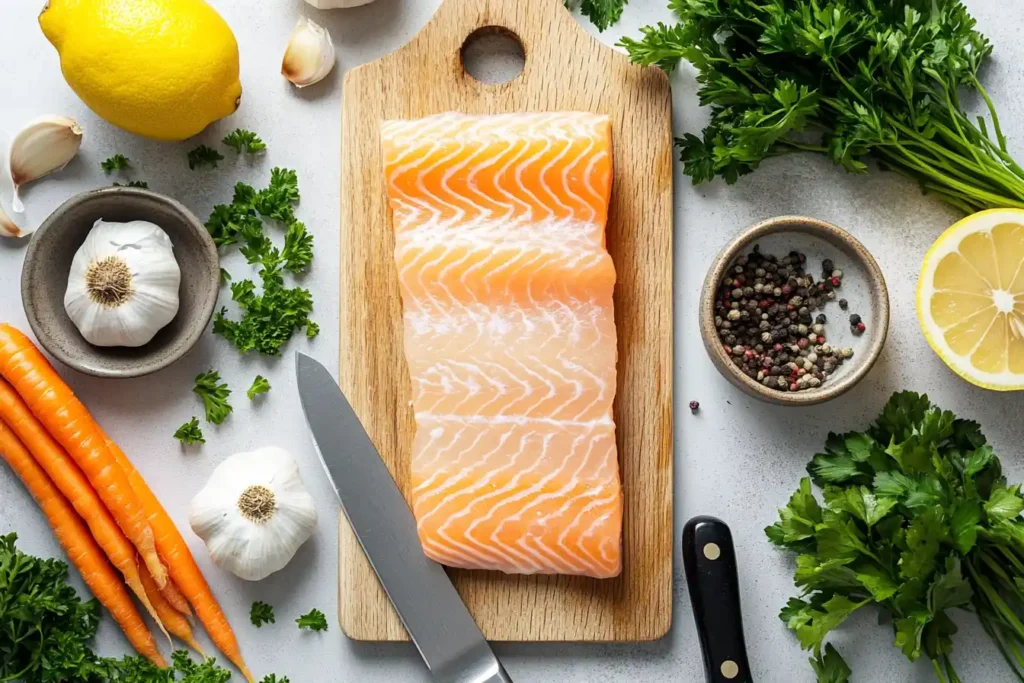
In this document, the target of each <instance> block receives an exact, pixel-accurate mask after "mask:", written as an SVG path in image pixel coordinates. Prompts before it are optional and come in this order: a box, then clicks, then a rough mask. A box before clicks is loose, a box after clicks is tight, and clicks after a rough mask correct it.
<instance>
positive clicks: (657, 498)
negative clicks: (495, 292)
mask: <svg viewBox="0 0 1024 683" xmlns="http://www.w3.org/2000/svg"><path fill="white" fill-rule="evenodd" d="M488 28H489V30H500V29H506V30H508V31H511V32H512V33H513V34H515V35H516V36H518V38H519V40H520V41H521V42H522V45H523V47H524V51H525V54H526V67H525V70H524V71H523V73H522V74H521V75H520V76H518V77H517V78H515V79H514V80H512V81H510V82H508V83H504V84H500V85H489V84H484V83H481V82H480V81H477V80H476V79H474V78H473V77H472V76H470V75H469V74H467V73H466V72H465V70H464V69H463V64H462V58H461V47H462V45H463V43H464V42H465V40H466V38H467V37H468V36H469V35H470V34H471V33H473V32H474V31H477V30H478V29H488ZM567 110H583V111H592V112H599V113H603V114H608V115H609V116H611V119H612V146H613V149H614V180H613V183H612V199H611V215H610V219H609V223H608V249H609V251H610V252H611V255H612V259H613V261H614V262H615V266H616V270H617V272H618V283H617V285H616V288H615V321H616V324H617V327H618V342H619V365H618V384H619V388H618V394H617V396H616V400H615V407H614V413H615V423H616V425H617V440H618V448H619V458H620V464H621V472H622V480H623V486H624V495H625V515H624V532H623V535H624V540H623V542H624V546H623V561H624V566H623V572H622V575H621V576H620V577H618V578H616V579H608V580H595V579H587V578H578V577H576V578H574V577H565V576H507V575H504V574H500V573H497V572H484V571H462V570H453V571H451V576H452V579H453V580H454V582H455V585H456V587H457V588H458V590H459V593H460V594H461V595H462V597H463V599H464V600H465V601H466V604H467V605H468V606H469V609H470V610H471V611H472V613H473V615H474V616H475V618H476V620H477V623H478V624H479V625H480V627H481V629H483V632H484V634H485V635H486V636H487V638H489V639H491V640H509V641H552V640H554V641H598V640H600V641H629V640H634V641H635V640H652V639H655V638H659V637H661V636H662V635H664V634H665V633H666V632H667V631H668V628H669V626H670V625H671V620H672V549H673V543H672V369H673V364H672V207H673V201H672V159H673V154H672V131H671V98H670V93H669V84H668V79H667V78H666V77H665V75H664V74H663V73H662V72H661V71H659V70H657V69H654V68H646V69H645V68H640V67H637V66H633V65H631V64H629V62H628V60H627V58H626V56H625V55H624V54H621V53H619V52H616V51H614V50H612V49H610V48H608V47H605V46H604V45H602V44H601V43H599V42H598V41H597V40H595V39H593V38H592V37H591V36H589V35H588V34H587V33H586V32H585V31H584V30H583V29H582V28H581V27H580V26H579V25H578V24H577V23H576V21H575V20H574V19H573V18H572V17H571V16H570V15H569V13H568V12H567V11H566V10H565V8H564V7H563V5H562V0H520V1H515V0H446V1H445V2H444V3H443V4H442V6H441V8H440V9H439V10H438V11H437V14H436V15H435V16H434V17H433V19H432V20H431V21H430V22H429V23H428V24H427V26H426V27H425V28H424V29H423V31H422V32H421V33H420V34H419V35H417V36H416V37H415V38H414V39H413V40H412V41H411V42H410V43H408V44H407V45H406V46H404V47H402V48H401V49H399V50H397V51H396V52H394V53H392V54H390V55H388V56H386V57H384V58H382V59H379V60H377V61H375V62H372V63H370V64H366V65H364V66H360V67H358V68H356V69H353V70H352V71H350V72H349V73H348V74H347V75H346V77H345V84H344V99H343V106H342V164H341V165H342V181H341V299H340V301H341V364H340V380H339V382H340V384H341V388H342V390H343V391H344V392H345V395H346V396H347V397H348V399H349V401H350V402H351V404H352V406H353V407H354V408H355V410H356V412H357V413H358V414H359V417H360V419H361V420H362V421H363V424H364V425H365V426H366V429H367V431H368V432H369V434H370V437H371V438H372V439H373V441H374V443H375V444H376V445H377V448H378V450H379V451H380V454H381V456H382V457H383V458H384V460H385V462H386V463H387V464H388V466H389V467H390V468H391V472H392V473H393V474H394V476H395V479H396V480H397V481H398V484H399V486H400V487H401V488H402V490H403V492H404V493H405V494H406V498H408V497H409V454H410V451H411V444H412V437H413V432H414V424H413V416H412V408H411V397H412V396H411V390H410V382H409V373H408V369H407V367H406V364H405V359H404V356H403V350H402V314H401V301H400V299H399V292H398V276H397V272H396V269H395V264H394V260H393V251H394V239H393V234H392V227H391V223H390V215H389V212H388V210H387V205H386V196H385V186H384V174H383V166H382V160H381V147H380V139H379V135H380V133H379V129H380V123H381V121H383V120H387V119H394V118H418V117H422V116H428V115H431V114H437V113H440V112H446V111H461V112H465V113H470V114H496V113H504V112H523V111H567ZM340 526H341V530H340V533H341V541H340V590H339V600H338V602H339V609H338V611H339V615H340V619H341V626H342V628H343V629H344V631H345V633H346V634H348V636H349V637H351V638H354V639H356V640H404V639H406V638H407V635H406V633H405V630H404V629H403V627H402V625H401V623H400V622H399V620H398V617H397V615H396V614H395V611H394V609H393V608H392V607H391V605H390V603H389V602H388V600H387V597H386V596H385V594H384V591H383V589H382V588H381V587H380V584H379V583H378V581H377V577H376V576H375V575H374V573H373V570H372V569H371V568H370V565H369V562H368V561H367V560H366V557H365V556H364V555H363V552H362V549H361V548H360V547H359V543H358V541H357V540H356V538H355V536H354V534H353V533H352V530H351V528H350V527H349V525H348V522H347V521H346V520H345V518H344V516H342V517H341V525H340Z"/></svg>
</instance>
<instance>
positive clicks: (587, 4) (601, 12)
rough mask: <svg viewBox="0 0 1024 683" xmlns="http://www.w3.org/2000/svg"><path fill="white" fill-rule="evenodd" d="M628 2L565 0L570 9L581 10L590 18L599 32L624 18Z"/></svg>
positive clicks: (619, 0) (581, 12) (624, 0)
mask: <svg viewBox="0 0 1024 683" xmlns="http://www.w3.org/2000/svg"><path fill="white" fill-rule="evenodd" d="M626 2H627V0H565V6H566V7H567V8H568V9H573V8H575V7H579V8H580V14H582V15H583V16H585V17H588V18H589V19H590V21H592V22H593V23H594V26H596V27H597V30H598V31H604V30H605V29H606V28H608V27H609V26H611V25H612V24H614V23H615V22H617V21H618V20H619V17H621V16H622V10H623V9H624V8H625V7H626Z"/></svg>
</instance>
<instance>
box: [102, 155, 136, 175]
mask: <svg viewBox="0 0 1024 683" xmlns="http://www.w3.org/2000/svg"><path fill="white" fill-rule="evenodd" d="M100 168H102V169H103V172H104V173H107V174H110V173H113V172H114V171H124V170H127V169H129V168H131V162H130V161H129V160H128V157H126V156H125V155H123V154H115V155H114V156H112V157H108V158H106V159H104V160H103V161H101V162H100Z"/></svg>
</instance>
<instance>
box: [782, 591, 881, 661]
mask: <svg viewBox="0 0 1024 683" xmlns="http://www.w3.org/2000/svg"><path fill="white" fill-rule="evenodd" d="M867 603H868V600H863V601H861V602H853V601H851V600H849V599H847V598H845V597H843V596H841V595H836V596H834V597H832V598H831V599H829V600H828V601H827V602H826V603H825V604H824V605H822V609H820V610H818V609H811V610H810V612H809V615H810V620H809V621H808V622H807V623H805V624H802V625H800V626H798V627H797V628H796V637H797V639H798V640H799V641H800V645H801V646H802V647H803V648H804V649H805V650H811V649H814V650H818V649H819V648H820V647H821V644H822V641H823V640H824V639H825V636H827V635H828V632H829V631H831V630H832V629H834V628H836V627H837V626H839V625H840V624H841V623H843V622H844V621H846V618H847V617H848V616H850V615H851V614H853V613H854V611H856V610H857V609H859V608H860V607H862V606H864V605H866V604H867Z"/></svg>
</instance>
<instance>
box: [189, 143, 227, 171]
mask: <svg viewBox="0 0 1024 683" xmlns="http://www.w3.org/2000/svg"><path fill="white" fill-rule="evenodd" d="M223 160H224V155H223V154H221V153H220V152H218V151H217V150H215V149H214V148H213V147H207V146H206V145H199V146H198V147H196V148H195V149H193V150H190V151H189V153H188V167H189V170H192V171H194V170H196V169H197V168H199V167H200V166H212V167H214V168H216V167H217V162H218V161H223Z"/></svg>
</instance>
